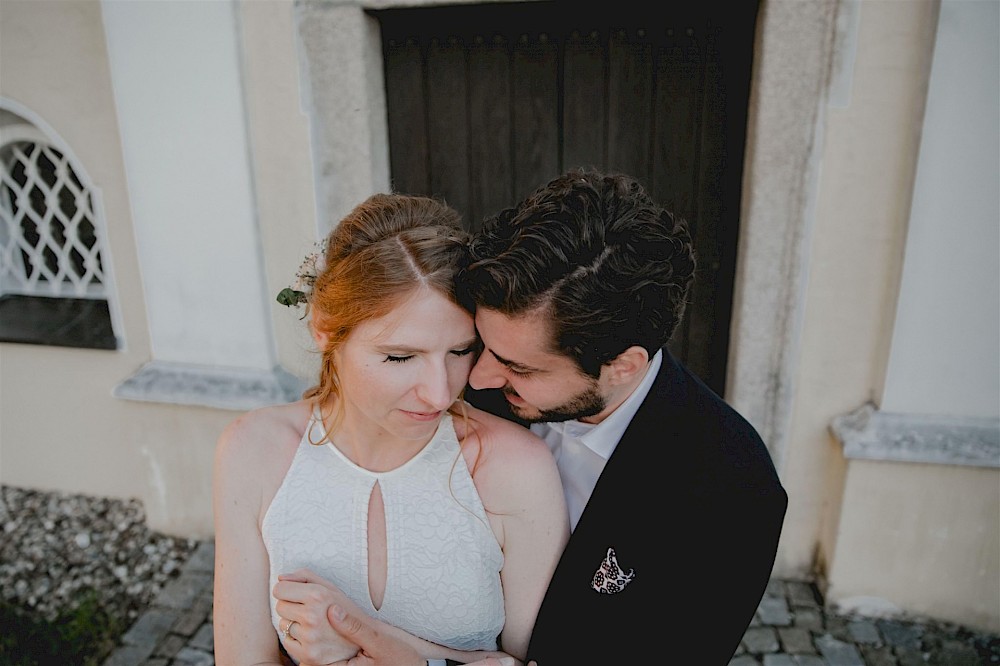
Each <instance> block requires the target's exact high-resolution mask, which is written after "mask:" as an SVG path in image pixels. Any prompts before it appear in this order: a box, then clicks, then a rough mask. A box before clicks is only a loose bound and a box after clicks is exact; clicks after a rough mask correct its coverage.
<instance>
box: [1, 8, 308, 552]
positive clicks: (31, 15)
mask: <svg viewBox="0 0 1000 666" xmlns="http://www.w3.org/2000/svg"><path fill="white" fill-rule="evenodd" d="M104 4H105V3H102V2H100V1H98V0H65V1H62V0H50V1H46V2H36V1H34V0H24V1H21V0H11V1H10V2H8V1H6V0H5V1H4V2H3V3H0V61H2V62H3V75H2V77H0V96H2V97H3V98H4V99H7V100H11V101H13V102H16V103H17V104H19V105H21V106H23V107H24V108H26V109H30V110H32V111H33V113H34V114H35V116H36V117H37V118H40V119H42V120H44V121H45V123H46V124H47V125H48V126H50V127H52V128H54V130H55V131H56V132H57V133H58V134H59V136H60V138H61V139H62V140H63V141H64V143H65V145H66V146H67V147H68V148H69V149H70V150H71V151H72V154H73V155H74V156H75V157H76V158H77V159H78V160H79V164H80V166H81V168H83V169H85V170H86V172H87V174H88V175H89V176H90V177H91V179H92V181H93V182H94V184H95V187H96V188H97V190H98V194H99V196H100V197H101V200H102V202H103V208H104V210H105V212H106V216H107V229H108V239H107V240H108V243H109V248H110V251H109V260H110V261H112V262H113V263H114V273H115V278H116V286H117V289H118V293H119V297H120V300H119V305H120V309H121V313H122V318H123V321H124V339H125V346H124V348H123V349H120V350H118V351H114V352H109V351H97V350H86V349H72V348H64V347H46V346H36V345H18V344H9V343H2V344H0V482H2V483H4V484H9V485H15V486H21V487H27V488H40V489H54V490H60V491H63V492H74V493H76V492H78V493H85V494H91V495H98V496H111V497H136V498H139V499H141V500H142V501H143V504H144V506H145V509H146V514H147V518H148V520H149V523H150V526H151V527H153V529H157V530H161V531H164V532H167V533H171V534H178V535H183V536H193V537H208V536H211V534H212V529H213V528H212V509H211V470H212V457H213V452H214V446H215V440H216V438H217V437H218V434H219V433H220V432H221V431H222V429H223V427H224V426H225V424H226V423H228V422H229V421H230V420H232V419H233V418H234V417H235V416H236V414H237V413H238V411H236V410H234V409H233V410H231V409H218V408H213V407H206V406H195V405H190V406H189V405H180V404H172V403H170V402H160V401H143V402H137V401H134V400H125V399H120V398H116V397H113V396H112V392H113V391H115V390H117V388H118V387H120V386H121V384H122V382H123V381H125V380H127V379H128V378H130V377H132V376H134V375H135V374H136V373H137V372H138V371H140V369H142V368H143V367H145V366H147V365H148V364H149V363H150V361H152V360H153V359H154V353H153V349H152V345H151V334H150V330H149V322H150V321H151V320H152V319H153V316H152V314H151V313H149V316H148V317H147V300H146V294H145V293H144V288H145V287H149V286H150V283H152V287H153V288H152V289H151V290H146V291H152V292H155V293H156V294H157V295H158V296H154V297H153V298H156V297H159V296H162V297H164V298H165V299H166V300H165V301H163V302H161V303H160V306H162V307H165V308H166V310H162V311H161V312H160V314H163V313H164V312H168V310H169V309H170V308H175V309H181V310H183V312H181V313H180V316H178V319H177V321H172V320H168V321H166V322H165V323H164V326H165V329H164V330H165V331H166V332H167V337H165V338H162V339H161V341H165V342H163V344H161V345H159V346H158V347H157V350H158V351H159V350H167V351H164V353H165V354H167V355H168V357H169V358H171V359H177V358H180V357H181V356H180V355H181V354H186V356H184V357H183V358H185V359H186V360H187V361H188V362H190V361H196V362H199V363H200V362H210V363H213V364H214V363H223V362H224V363H239V364H248V363H249V364H251V365H252V364H254V363H256V365H257V366H265V365H267V364H268V363H273V362H274V354H275V352H274V348H273V342H271V341H270V338H269V336H270V335H271V330H272V323H273V324H274V327H273V328H274V330H278V331H279V333H278V337H279V339H281V340H284V341H285V342H286V344H284V345H283V349H282V354H281V355H280V361H281V362H282V363H288V364H289V366H290V367H293V369H295V370H300V369H301V370H302V373H301V374H302V375H303V376H305V375H307V374H309V373H307V372H306V370H309V363H310V362H311V361H312V360H313V359H314V357H313V356H312V355H311V350H310V348H309V347H310V346H309V343H308V335H305V334H304V330H305V329H304V326H305V324H304V322H301V321H299V317H300V316H301V315H300V313H297V312H295V311H289V310H287V309H286V308H284V307H282V306H280V305H278V304H277V303H273V299H274V295H275V294H276V293H277V291H278V290H279V289H280V288H281V287H283V286H287V285H288V284H289V283H290V282H291V281H292V280H293V279H294V273H295V270H296V269H297V267H298V265H299V262H300V261H301V258H302V256H303V254H304V252H305V251H306V250H308V249H309V248H310V246H311V244H312V242H313V241H314V240H315V238H316V221H315V212H314V211H315V207H314V201H315V197H314V195H313V188H312V184H311V179H312V166H311V161H310V159H311V158H310V150H309V140H308V126H307V123H306V120H305V116H304V114H303V111H302V106H301V97H300V93H299V87H298V53H297V45H296V33H295V29H294V22H293V11H292V7H293V6H292V2H291V1H290V0H289V1H282V2H267V3H245V4H241V5H240V6H239V8H240V10H241V12H240V13H239V14H238V15H236V14H234V7H235V6H234V5H233V4H232V3H229V2H225V3H204V4H205V5H214V6H213V7H201V8H198V7H195V5H194V4H191V3H122V4H124V5H129V7H122V6H119V3H107V4H113V5H114V7H113V8H112V9H111V10H110V11H111V14H114V16H111V17H110V18H108V17H104V16H103V15H102V9H105V7H104V6H103V5H104ZM147 4H148V5H160V6H161V7H159V8H156V7H150V8H148V9H146V8H142V7H139V8H135V7H132V5H147ZM189 4H191V6H190V7H189V8H190V9H191V10H192V11H196V12H197V11H204V12H207V13H206V14H204V15H201V17H200V18H201V19H204V23H205V25H202V27H201V28H198V29H196V30H194V32H195V33H197V34H198V35H200V39H201V40H202V41H201V46H200V47H199V46H198V41H197V40H196V41H194V42H191V41H189V40H187V39H186V38H182V37H183V35H179V34H178V31H180V32H183V29H184V26H185V22H184V21H183V20H182V19H180V17H178V16H176V15H169V9H170V8H166V7H163V5H173V6H174V7H175V8H177V7H184V6H186V5H189ZM197 4H199V5H200V4H202V3H197ZM132 9H136V11H140V13H142V12H143V11H149V12H155V11H157V10H158V9H161V10H164V11H167V12H168V15H166V16H162V17H160V16H158V15H157V16H156V17H157V19H162V21H163V23H162V24H157V25H156V26H155V29H153V28H152V27H150V26H149V25H148V24H145V23H144V21H145V20H147V19H149V18H150V16H151V15H148V14H144V15H143V16H140V17H138V18H136V19H135V21H136V24H135V28H136V30H137V32H141V30H142V29H143V28H144V26H145V28H148V29H150V30H151V32H152V33H155V34H151V35H148V37H149V40H150V42H149V44H147V43H146V42H143V41H139V42H129V43H131V44H132V46H133V47H134V48H136V49H138V50H139V51H142V50H143V49H145V48H146V47H147V46H150V48H151V52H152V47H153V46H155V45H156V43H157V42H156V39H157V35H158V34H161V33H160V29H161V28H163V29H166V28H171V29H172V34H173V36H174V37H175V38H177V40H178V41H176V42H175V43H174V45H173V47H172V48H173V50H174V51H181V50H184V49H192V50H194V51H202V52H203V55H204V57H205V60H204V61H202V60H197V61H195V63H194V64H196V65H197V67H204V68H205V70H206V71H204V72H192V73H191V80H192V81H198V82H200V84H201V85H203V86H204V85H206V84H207V83H206V81H205V78H204V76H205V75H214V76H217V77H220V79H222V80H219V81H216V82H215V83H214V84H213V86H212V87H211V88H210V89H209V90H207V91H206V90H204V88H202V89H199V90H200V91H201V92H199V93H198V95H196V96H193V95H192V92H193V89H191V88H187V87H185V86H183V85H180V84H179V83H177V82H176V81H174V82H173V83H170V82H164V84H163V87H164V89H165V90H169V91H170V92H171V93H172V95H173V96H174V98H171V99H167V100H162V99H159V100H156V99H155V98H156V95H158V94H159V92H160V91H159V90H157V89H156V86H155V85H154V84H155V81H153V82H151V85H150V89H149V90H148V92H150V94H152V95H153V98H150V99H145V98H142V95H140V99H138V100H133V101H134V102H135V106H132V105H130V104H125V105H123V106H118V107H116V99H115V95H114V91H113V88H112V67H111V65H110V63H109V51H108V50H107V47H106V41H105V19H106V18H108V20H109V21H110V22H114V21H115V20H116V17H117V18H118V19H122V18H123V16H122V15H119V14H115V12H117V11H123V12H125V11H131V10H132ZM132 20H133V19H132V18H129V19H128V21H127V25H124V26H122V25H119V26H118V29H120V30H125V31H126V32H127V31H128V30H130V29H131V28H132ZM206 26H211V27H214V29H215V30H216V31H219V38H218V39H216V38H215V37H213V36H211V35H206V34H204V33H203V32H200V31H201V30H203V29H206ZM163 34H165V33H163ZM205 40H209V41H210V42H211V43H209V44H205V43H204V41H205ZM124 43H125V42H118V46H119V47H121V46H122V45H123V44H124ZM161 46H162V44H161ZM164 48H165V47H164ZM116 53H117V55H118V57H121V58H123V59H124V60H127V61H129V62H127V63H125V67H126V68H127V69H128V68H132V67H139V66H141V64H142V62H141V61H142V58H143V57H144V56H143V54H142V53H139V54H138V55H136V58H137V60H130V59H132V58H133V54H132V53H130V52H128V51H126V52H125V53H121V51H116ZM245 54H252V57H251V56H247V57H244V55H245ZM161 55H162V56H163V60H164V62H157V63H148V62H147V63H145V65H147V66H148V67H149V68H150V69H147V70H146V71H147V73H149V76H150V78H153V76H152V72H156V73H157V74H158V75H159V76H161V77H165V78H168V79H169V78H170V77H171V76H173V77H179V76H182V75H183V77H186V76H187V74H186V73H185V72H184V71H183V70H184V68H183V67H182V66H181V65H182V64H183V63H184V62H188V61H185V60H184V57H183V56H182V55H180V54H176V53H166V54H161ZM193 55H196V54H192V56H193ZM213 61H214V64H213ZM154 65H155V67H154ZM189 65H190V62H189ZM178 69H180V70H182V71H181V72H180V73H178ZM134 74H135V72H134V71H131V72H130V73H129V75H134ZM144 83H145V82H143V81H137V82H133V84H134V85H135V86H136V87H137V88H136V90H133V91H132V92H133V93H135V92H137V90H139V89H141V88H142V86H143V85H144ZM215 89H218V90H219V95H220V97H221V99H220V100H215V101H213V100H211V99H204V97H205V96H208V97H211V96H212V94H213V90H215ZM237 91H238V92H237ZM237 96H238V98H237ZM151 100H152V101H159V102H162V104H163V106H162V107H156V108H150V107H149V106H147V104H149V103H150V102H151ZM200 104H201V105H203V106H199V105H200ZM215 104H218V106H213V105H215ZM237 107H238V108H237ZM154 111H155V113H154ZM133 112H134V113H136V114H138V115H139V116H141V119H139V118H136V117H130V118H129V119H128V120H127V121H123V122H119V121H120V114H125V113H133ZM164 113H167V114H177V115H178V117H176V118H175V117H163V115H162V114H164ZM199 113H203V114H205V117H206V118H211V119H212V122H211V123H210V125H211V127H205V126H203V124H199V123H203V122H204V118H202V119H201V120H199V117H198V114H199ZM182 118H183V119H186V121H188V122H190V123H193V124H194V126H193V127H187V126H183V123H182V122H181V120H182ZM139 120H142V121H143V122H145V123H151V125H150V126H148V127H147V131H146V136H139V140H140V141H144V142H147V145H145V146H141V148H142V150H144V151H153V152H154V153H155V152H157V151H162V153H163V155H162V156H163V158H164V159H163V163H162V164H160V163H159V162H158V161H157V160H156V159H150V155H151V154H152V153H149V152H147V153H146V154H145V155H144V156H143V159H146V160H148V161H147V162H146V163H144V164H143V163H140V164H139V166H138V167H137V169H136V171H135V174H134V177H133V178H132V180H129V179H128V178H127V177H126V160H125V158H124V155H125V153H126V152H127V151H126V149H125V148H124V147H123V143H122V137H123V133H122V131H121V130H122V128H123V127H125V125H128V124H129V122H131V123H132V124H133V126H132V127H131V129H132V131H134V132H136V133H138V134H140V135H141V134H142V126H141V125H142V123H140V122H139ZM135 125H139V126H135ZM238 126H239V127H242V129H236V128H237V127H238ZM213 128H218V131H219V133H220V134H221V135H222V136H221V141H222V143H223V144H224V146H225V147H224V148H222V149H220V148H219V145H220V144H219V142H215V141H214V140H213V137H212V136H207V134H211V131H210V130H212V129H213ZM129 136H131V135H129ZM150 142H152V143H150ZM212 149H214V150H215V151H216V153H218V154H215V155H203V154H202V151H206V150H212ZM251 158H253V159H256V160H259V163H258V164H256V165H255V166H254V168H253V170H252V171H251V167H250V160H251ZM129 164H130V166H131V164H132V163H131V162H130V163H129ZM184 165H186V167H185V166H184ZM206 166H208V167H209V170H210V171H215V172H219V170H220V169H221V170H222V171H223V172H224V173H223V174H222V176H221V177H222V182H221V183H216V185H217V186H218V187H212V183H211V182H210V181H211V179H212V178H213V177H214V178H216V179H218V178H219V177H220V176H219V174H218V173H215V174H214V175H213V174H211V173H209V174H206V173H204V172H203V171H201V169H203V168H204V167H206ZM129 176H130V177H131V176H133V174H132V173H131V172H129ZM196 176H197V177H196ZM136 178H138V179H139V182H138V183H136V182H134V181H135V179H136ZM145 178H154V179H157V180H158V181H160V182H156V183H152V184H149V183H145V182H143V179H145ZM202 178H203V179H205V180H204V182H201V181H200V180H199V179H202ZM193 180H194V181H197V182H193ZM145 185H149V187H145ZM168 195H169V196H168ZM220 197H221V198H224V199H225V201H220V200H219V199H220ZM248 197H249V198H248ZM171 198H172V199H177V201H173V200H172V199H171ZM137 199H141V201H138V202H137V201H136V200H137ZM194 199H199V200H200V201H199V202H194V201H193V200H194ZM151 202H153V203H156V204H158V205H151ZM140 211H141V212H142V213H143V214H144V215H145V214H148V215H149V217H146V218H144V219H145V221H146V222H149V223H150V225H151V226H150V227H149V229H148V231H150V233H151V234H152V236H150V237H147V238H146V241H149V240H150V239H155V240H154V242H152V243H146V247H145V249H144V250H143V252H145V251H147V250H148V251H150V252H151V253H152V254H153V256H151V257H147V256H145V254H144V255H143V259H142V261H143V263H142V266H141V270H140V260H139V257H140V250H139V245H140V241H139V240H138V239H137V234H136V233H133V231H134V227H133V220H132V215H133V212H135V213H136V214H137V215H138V214H139V213H140ZM208 213H212V214H211V215H209V216H207V217H206V215H207V214H208ZM185 216H187V217H192V216H193V218H196V219H187V218H186V217H185ZM179 218H185V219H179ZM165 227H169V228H165ZM170 232H174V235H172V236H171V235H170ZM161 234H167V236H166V237H162V238H161V237H160V235H161ZM178 234H180V236H183V237H184V238H183V242H180V240H181V239H180V237H179V236H178ZM220 245H225V247H220ZM261 246H264V247H263V250H262V249H261ZM234 251H236V252H237V254H238V255H239V256H236V257H229V255H228V253H230V252H234ZM220 257H221V259H220ZM147 262H148V263H147ZM153 267H155V270H153ZM206 268H210V269H211V270H209V271H207V272H206V270H205V269H206ZM227 271H228V272H227ZM241 272H242V276H240V273H241ZM240 277H242V279H243V280H245V281H246V284H243V283H240V284H234V281H235V280H237V278H240ZM194 278H196V279H194ZM195 284H197V287H198V290H199V291H198V293H196V294H191V293H188V291H187V290H189V289H190V288H192V287H193V286H194V285H195ZM233 290H235V292H234V291H233ZM230 292H231V293H230ZM189 298H195V299H201V300H200V301H199V303H192V304H190V307H189V305H188V304H187V300H188V299H189ZM241 299H242V300H241ZM234 301H235V302H236V303H237V304H238V305H239V307H240V311H238V312H234V311H233V308H234V304H233V302H234ZM244 308H245V310H246V311H243V309H244ZM192 313H197V317H194V315H193V314H192ZM177 314H178V313H177V312H176V310H175V311H174V315H177ZM205 317H209V321H205V320H204V318H205ZM226 317H228V318H229V319H225V318H226ZM174 328H176V330H175V331H174V330H172V329H174ZM216 335H221V336H222V340H221V342H220V341H219V340H216V339H215V338H214V336H216ZM206 336H208V337H212V338H213V339H212V340H211V341H206V342H205V343H204V344H205V346H207V347H208V348H209V349H208V350H207V351H206V350H195V351H194V352H192V350H191V349H186V348H184V346H185V345H187V344H188V343H190V342H191V341H192V340H194V341H196V343H197V344H196V345H195V347H197V346H198V344H201V342H200V341H201V340H203V338H204V337H206ZM244 338H246V339H248V340H251V342H249V343H246V342H245V341H244ZM253 340H256V342H253ZM181 343H183V344H181ZM172 345H175V346H174V347H173V349H174V351H173V352H170V351H169V350H170V349H171V346H172ZM220 345H221V346H220ZM213 349H214V351H213ZM171 354H172V355H171ZM191 354H193V355H191ZM199 354H200V355H199ZM255 359H256V360H255ZM296 363H298V364H299V367H294V366H295V364H296ZM213 367H214V366H213ZM253 379H254V381H257V380H258V379H259V376H258V375H254V376H253Z"/></svg>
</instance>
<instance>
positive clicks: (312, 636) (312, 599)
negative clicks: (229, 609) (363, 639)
mask: <svg viewBox="0 0 1000 666" xmlns="http://www.w3.org/2000/svg"><path fill="white" fill-rule="evenodd" d="M272 593H273V594H274V598H275V599H277V600H278V603H277V605H276V610H277V612H278V615H279V616H281V618H283V619H282V620H281V622H279V625H280V626H279V629H281V630H284V629H285V628H286V627H289V623H291V626H290V627H289V629H288V631H287V633H286V635H285V637H284V639H283V640H282V643H283V644H284V646H285V650H287V651H288V654H290V655H291V656H292V657H294V658H295V659H296V660H297V661H298V662H299V664H300V665H301V666H310V665H314V664H315V665H320V664H332V663H334V662H338V661H344V660H347V659H350V658H352V657H354V656H355V655H357V653H358V646H357V645H356V644H355V643H353V642H351V641H350V640H348V639H347V638H345V637H344V636H343V635H342V634H340V633H339V632H337V630H336V629H334V628H333V627H331V626H330V622H329V620H328V619H327V609H329V608H330V607H331V606H332V605H334V604H337V605H338V606H340V607H341V608H347V609H350V612H351V613H353V614H357V615H358V616H365V617H367V615H365V613H364V611H362V610H361V609H360V608H358V607H357V606H356V605H355V604H354V602H352V601H351V600H350V599H349V598H348V597H347V595H346V594H344V593H343V592H341V590H340V588H338V587H337V586H336V585H334V584H333V583H331V582H329V581H327V580H325V579H323V578H321V577H319V576H318V575H316V574H315V573H313V572H312V571H310V570H308V569H299V570H298V571H295V572H293V573H291V574H282V575H280V576H278V582H277V583H275V585H274V590H273V591H272Z"/></svg>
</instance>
